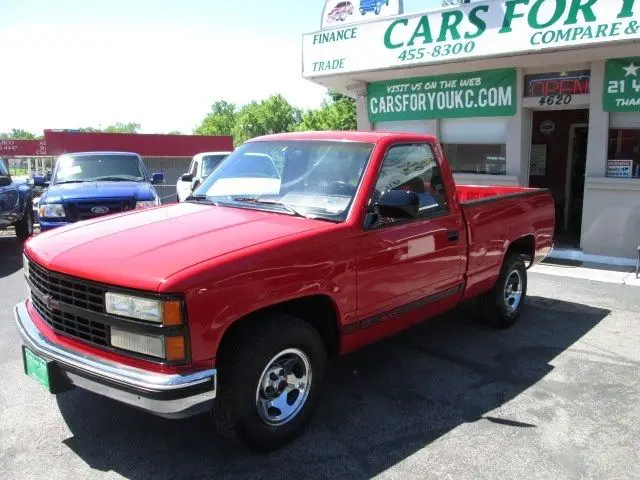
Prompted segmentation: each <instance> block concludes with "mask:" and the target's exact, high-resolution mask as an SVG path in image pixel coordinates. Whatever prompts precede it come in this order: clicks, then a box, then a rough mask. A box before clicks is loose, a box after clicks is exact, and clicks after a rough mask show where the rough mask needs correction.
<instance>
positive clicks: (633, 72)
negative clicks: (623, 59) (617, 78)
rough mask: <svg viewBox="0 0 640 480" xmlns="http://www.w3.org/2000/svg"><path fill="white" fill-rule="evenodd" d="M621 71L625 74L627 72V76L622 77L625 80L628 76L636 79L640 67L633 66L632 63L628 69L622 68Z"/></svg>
mask: <svg viewBox="0 0 640 480" xmlns="http://www.w3.org/2000/svg"><path fill="white" fill-rule="evenodd" d="M622 69H623V70H624V71H625V72H627V74H626V75H625V76H624V77H625V78H627V77H628V76H629V75H633V76H634V77H637V76H638V70H640V66H638V65H634V64H633V62H631V63H630V64H629V66H628V67H622Z"/></svg>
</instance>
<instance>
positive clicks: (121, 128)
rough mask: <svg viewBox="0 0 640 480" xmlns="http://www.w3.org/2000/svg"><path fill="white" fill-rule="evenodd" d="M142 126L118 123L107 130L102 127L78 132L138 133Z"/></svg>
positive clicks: (88, 128)
mask: <svg viewBox="0 0 640 480" xmlns="http://www.w3.org/2000/svg"><path fill="white" fill-rule="evenodd" d="M140 128H141V126H140V124H139V123H134V122H129V123H124V122H116V123H114V124H113V125H109V126H107V127H105V128H102V127H100V126H99V127H98V128H96V127H82V128H78V129H77V130H78V131H80V132H85V133H138V131H139V130H140Z"/></svg>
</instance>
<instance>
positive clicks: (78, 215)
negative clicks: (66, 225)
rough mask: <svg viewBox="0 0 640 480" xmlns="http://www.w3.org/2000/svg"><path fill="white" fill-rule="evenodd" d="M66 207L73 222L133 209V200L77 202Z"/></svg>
mask: <svg viewBox="0 0 640 480" xmlns="http://www.w3.org/2000/svg"><path fill="white" fill-rule="evenodd" d="M67 206H68V209H69V216H70V217H71V219H72V220H73V221H74V222H76V221H79V220H89V219H91V218H97V217H102V216H104V215H111V214H112V213H120V212H124V211H126V210H132V209H133V208H135V204H134V200H132V199H129V200H122V199H100V200H78V201H75V202H69V203H68V204H67Z"/></svg>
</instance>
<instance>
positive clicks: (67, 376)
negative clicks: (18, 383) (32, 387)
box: [14, 302, 216, 418]
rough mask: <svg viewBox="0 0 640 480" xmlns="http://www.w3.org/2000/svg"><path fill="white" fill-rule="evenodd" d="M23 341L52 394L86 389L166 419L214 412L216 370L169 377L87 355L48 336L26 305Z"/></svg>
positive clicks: (18, 310) (19, 317) (21, 307)
mask: <svg viewBox="0 0 640 480" xmlns="http://www.w3.org/2000/svg"><path fill="white" fill-rule="evenodd" d="M14 316H15V320H16V325H17V327H18V331H19V332H20V336H21V337H22V342H23V344H24V346H23V349H24V350H23V353H24V357H25V372H27V370H28V368H27V360H26V357H27V356H28V357H29V359H30V364H31V365H33V362H34V360H33V359H34V358H35V361H36V362H37V363H38V365H39V368H40V369H41V370H42V372H41V373H42V375H43V376H44V377H45V378H46V381H45V382H44V384H45V386H46V387H47V388H48V389H49V391H50V392H51V393H60V392H63V391H66V390H70V389H72V388H74V387H78V388H82V389H84V390H88V391H91V392H94V393H97V394H99V395H103V396H105V397H109V398H112V399H114V400H117V401H119V402H122V403H125V404H127V405H131V406H133V407H136V408H139V409H141V410H145V411H147V412H150V413H153V414H155V415H159V416H161V417H166V418H184V417H189V416H191V415H195V414H198V413H202V412H203V411H206V410H208V409H210V408H211V406H212V403H213V399H214V398H215V396H216V370H215V369H209V370H200V371H197V372H191V373H188V374H175V373H174V374H167V373H157V372H149V371H146V370H142V369H140V368H136V367H131V366H129V365H123V364H120V363H116V362H113V361H111V360H107V359H103V358H99V357H97V356H93V355H87V354H81V353H79V352H76V351H73V350H70V349H68V348H66V347H64V346H62V345H58V344H56V343H54V342H52V341H51V340H50V339H49V338H47V337H46V336H45V335H44V334H43V333H42V332H41V331H40V330H39V329H38V327H37V326H36V324H35V323H34V322H33V320H32V319H31V317H30V315H29V310H28V309H27V306H26V304H25V302H20V303H18V304H17V305H16V307H15V309H14Z"/></svg>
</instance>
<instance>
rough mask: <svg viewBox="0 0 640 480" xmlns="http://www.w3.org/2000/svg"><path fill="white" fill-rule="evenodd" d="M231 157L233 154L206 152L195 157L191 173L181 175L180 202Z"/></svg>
mask: <svg viewBox="0 0 640 480" xmlns="http://www.w3.org/2000/svg"><path fill="white" fill-rule="evenodd" d="M229 155H231V152H204V153H198V154H197V155H194V157H193V159H192V160H191V164H190V165H189V171H188V172H187V173H184V174H183V175H181V176H180V178H179V179H178V183H177V184H176V192H177V200H178V202H184V199H185V198H187V197H188V196H189V195H190V194H191V192H192V191H193V190H194V189H195V188H196V187H197V186H198V185H200V183H202V180H204V179H205V178H207V177H208V176H209V175H210V174H211V172H213V171H214V170H215V169H216V168H217V167H218V165H220V163H221V162H222V160H224V159H225V158H227V157H228V156H229Z"/></svg>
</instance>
